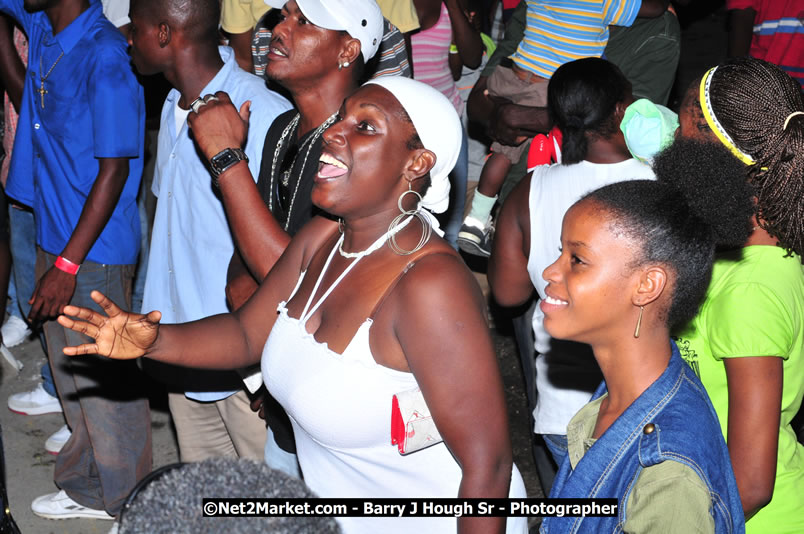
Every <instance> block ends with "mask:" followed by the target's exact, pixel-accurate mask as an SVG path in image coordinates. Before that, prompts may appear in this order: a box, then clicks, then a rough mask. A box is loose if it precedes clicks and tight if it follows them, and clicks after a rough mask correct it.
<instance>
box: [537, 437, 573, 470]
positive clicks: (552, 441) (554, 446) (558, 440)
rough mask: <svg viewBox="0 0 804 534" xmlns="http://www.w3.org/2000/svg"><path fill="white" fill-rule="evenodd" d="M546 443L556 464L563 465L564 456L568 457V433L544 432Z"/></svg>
mask: <svg viewBox="0 0 804 534" xmlns="http://www.w3.org/2000/svg"><path fill="white" fill-rule="evenodd" d="M542 437H543V438H544V444H545V445H547V449H548V450H549V451H550V454H552V455H553V460H555V462H556V465H557V466H559V467H561V463H562V462H563V461H564V458H566V457H567V435H566V434H542Z"/></svg>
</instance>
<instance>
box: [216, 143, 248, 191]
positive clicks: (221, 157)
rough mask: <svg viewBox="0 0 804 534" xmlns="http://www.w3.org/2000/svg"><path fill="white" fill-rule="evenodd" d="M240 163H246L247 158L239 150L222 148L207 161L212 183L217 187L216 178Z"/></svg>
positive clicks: (241, 150)
mask: <svg viewBox="0 0 804 534" xmlns="http://www.w3.org/2000/svg"><path fill="white" fill-rule="evenodd" d="M241 161H245V162H248V156H246V153H245V152H243V149H241V148H224V149H223V150H221V151H220V152H218V153H217V154H215V155H214V156H212V159H210V160H209V168H210V170H211V171H212V181H213V182H214V183H215V187H218V176H220V175H221V173H222V172H223V171H225V170H226V169H228V168H229V167H231V166H232V165H234V164H235V163H239V162H241Z"/></svg>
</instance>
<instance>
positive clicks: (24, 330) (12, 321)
mask: <svg viewBox="0 0 804 534" xmlns="http://www.w3.org/2000/svg"><path fill="white" fill-rule="evenodd" d="M0 332H2V334H3V343H5V345H6V347H16V346H17V345H19V344H20V343H22V342H23V341H25V340H26V339H28V336H30V335H31V329H30V328H28V325H27V324H26V323H25V321H23V320H22V319H20V318H19V317H17V316H16V315H9V316H8V319H7V320H6V322H5V323H3V326H2V328H0Z"/></svg>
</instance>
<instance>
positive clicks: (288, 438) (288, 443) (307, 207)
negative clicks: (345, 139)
mask: <svg viewBox="0 0 804 534" xmlns="http://www.w3.org/2000/svg"><path fill="white" fill-rule="evenodd" d="M297 113H298V111H297V110H296V109H291V110H289V111H286V112H285V113H282V114H281V115H279V116H278V117H277V118H276V119H275V120H274V122H273V124H272V125H271V127H270V128H269V129H268V133H267V134H266V135H265V144H264V145H263V149H262V163H261V166H260V175H259V178H258V180H257V190H258V191H259V192H260V196H262V200H263V202H265V205H266V206H268V207H269V209H270V210H271V213H272V214H273V216H274V218H276V221H277V222H278V223H279V226H281V227H282V228H283V229H284V230H285V231H286V232H287V233H288V234H290V236H291V237H292V236H294V235H295V234H296V232H298V231H299V230H300V229H301V227H302V226H304V225H305V224H307V222H308V221H310V219H312V218H313V217H314V216H315V215H317V214H321V213H323V212H322V211H321V210H320V209H318V208H317V207H315V206H313V201H312V198H311V196H312V192H313V179H314V178H315V175H316V173H317V172H318V160H319V158H320V157H321V143H322V137H321V136H319V137H318V139H317V140H316V141H315V142H313V144H312V146H310V144H309V139H310V138H311V137H312V135H313V133H314V132H315V130H312V131H310V132H307V133H305V134H304V135H303V136H301V138H300V139H298V140H297V139H296V134H295V132H289V133H288V136H287V138H286V139H285V141H284V142H283V143H282V146H281V147H279V152H276V149H277V146H278V145H279V139H280V138H281V137H282V132H284V131H285V128H286V127H287V126H288V125H289V124H290V122H291V121H292V120H293V118H294V117H295V116H296V114H297ZM308 149H309V154H308ZM305 158H306V162H305ZM294 159H295V163H294ZM272 167H273V168H274V170H273V173H274V175H275V176H274V180H273V190H272V187H271V168H272ZM286 172H288V183H287V185H285V184H283V183H282V182H283V180H282V178H283V175H284V174H285V173H286ZM294 197H295V198H294ZM288 217H289V218H290V219H288ZM265 403H266V404H265V410H266V419H267V420H268V423H269V425H270V426H271V430H272V431H273V433H274V439H275V440H276V443H277V445H279V446H280V447H281V448H282V449H284V450H286V451H288V452H294V453H295V452H296V443H295V441H294V438H293V427H292V426H291V424H290V420H289V419H288V416H287V414H285V411H284V410H283V409H282V407H281V406H280V405H279V403H278V402H276V400H274V398H273V397H271V396H270V395H268V396H267V397H266V399H265Z"/></svg>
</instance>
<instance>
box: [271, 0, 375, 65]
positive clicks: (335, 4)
mask: <svg viewBox="0 0 804 534" xmlns="http://www.w3.org/2000/svg"><path fill="white" fill-rule="evenodd" d="M265 3H266V5H269V6H271V7H276V8H281V7H283V6H284V5H285V4H286V3H287V0H265ZM296 4H297V5H298V6H299V9H300V10H301V12H302V13H303V14H304V16H305V17H306V18H307V20H309V21H310V22H312V23H313V24H315V25H316V26H318V27H320V28H324V29H327V30H339V31H345V32H346V33H348V34H349V35H351V36H352V37H354V38H355V39H357V40H358V41H360V51H361V53H362V54H363V59H364V60H365V61H368V60H369V59H371V58H372V57H374V54H376V53H377V49H378V48H379V47H380V41H382V36H383V16H382V11H380V6H378V5H377V2H376V1H375V0H296Z"/></svg>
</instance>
